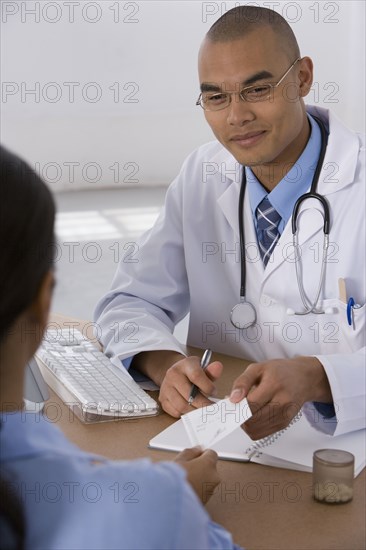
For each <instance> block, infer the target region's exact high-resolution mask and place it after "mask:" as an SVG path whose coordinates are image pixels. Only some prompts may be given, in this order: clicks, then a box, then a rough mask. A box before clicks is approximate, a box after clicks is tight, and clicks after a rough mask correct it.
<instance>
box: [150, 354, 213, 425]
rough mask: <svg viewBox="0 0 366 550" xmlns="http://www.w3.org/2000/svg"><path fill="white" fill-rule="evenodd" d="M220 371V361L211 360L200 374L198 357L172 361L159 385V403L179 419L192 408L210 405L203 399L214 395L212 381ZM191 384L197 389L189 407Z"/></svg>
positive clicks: (208, 401)
mask: <svg viewBox="0 0 366 550" xmlns="http://www.w3.org/2000/svg"><path fill="white" fill-rule="evenodd" d="M222 369H223V365H222V363H220V361H213V362H212V363H210V364H209V366H208V367H207V368H206V369H205V371H203V370H202V369H201V366H200V358H199V357H196V356H192V357H184V358H182V359H180V360H178V361H177V362H175V363H174V364H173V365H172V366H171V367H170V368H168V370H167V371H166V374H165V377H164V379H163V380H162V382H161V386H160V394H159V401H160V403H161V406H162V407H163V409H164V411H165V412H167V413H168V414H170V415H171V416H174V417H176V418H179V417H180V416H181V415H182V414H185V413H188V412H190V411H192V410H193V408H196V409H199V408H200V407H204V406H206V405H210V404H212V402H211V401H210V400H209V399H207V397H206V396H211V395H212V396H214V395H215V394H216V387H215V384H214V381H215V380H216V379H217V378H219V377H220V376H221V373H222ZM192 384H195V385H196V386H197V387H198V389H199V390H200V391H199V392H198V393H197V395H196V397H195V398H194V400H193V402H192V404H191V405H190V404H189V403H188V399H189V395H190V393H191V389H192Z"/></svg>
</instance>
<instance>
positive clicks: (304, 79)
mask: <svg viewBox="0 0 366 550" xmlns="http://www.w3.org/2000/svg"><path fill="white" fill-rule="evenodd" d="M312 84H313V62H312V60H311V59H310V57H302V58H301V59H300V61H299V94H300V97H305V96H307V95H308V93H309V92H310V90H311V86H312Z"/></svg>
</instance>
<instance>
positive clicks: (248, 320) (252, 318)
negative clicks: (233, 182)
mask: <svg viewBox="0 0 366 550" xmlns="http://www.w3.org/2000/svg"><path fill="white" fill-rule="evenodd" d="M313 118H314V119H315V120H316V121H317V123H318V125H319V128H320V133H321V150H320V155H319V159H318V163H317V165H316V170H315V172H314V176H313V180H312V183H311V188H310V191H309V193H304V194H303V195H301V197H299V198H298V199H297V201H296V203H295V206H294V208H293V211H292V242H293V247H294V251H295V262H294V263H295V268H296V279H297V285H298V288H299V293H300V297H301V301H302V303H303V305H304V308H305V309H304V311H293V310H288V312H289V313H291V314H292V315H307V314H308V313H316V314H320V313H324V311H323V310H320V309H317V304H318V301H319V297H320V292H321V289H322V286H323V284H324V278H325V265H326V257H327V250H328V246H329V229H330V214H329V205H328V201H327V200H326V199H325V198H324V197H323V196H322V195H320V194H319V193H317V191H316V188H317V185H318V180H319V175H320V172H321V169H322V166H323V161H324V157H325V152H326V149H327V143H328V134H327V131H326V129H325V126H324V123H323V122H322V121H321V120H320V119H319V118H317V117H314V116H313ZM246 183H247V178H246V174H245V167H243V176H242V181H241V187H240V195H239V238H240V265H241V282H240V302H239V303H238V304H236V305H235V306H234V307H233V309H232V310H231V313H230V319H231V322H232V324H233V325H234V327H236V328H239V329H246V328H249V327H251V326H252V325H254V324H255V322H256V320H257V312H256V309H255V307H254V305H253V304H252V303H251V302H248V301H247V300H246V297H245V285H246V269H245V240H244V195H245V187H246ZM308 199H316V200H318V201H319V202H320V204H321V205H322V209H323V219H324V225H323V234H324V238H323V257H322V267H321V272H320V277H319V285H318V289H317V291H316V295H315V299H314V300H313V301H312V300H310V299H309V298H308V297H307V296H306V293H305V290H304V285H303V282H302V281H303V276H302V265H301V255H300V254H299V253H298V251H299V244H298V227H297V217H298V213H299V208H300V206H301V204H302V203H304V202H305V201H306V200H308Z"/></svg>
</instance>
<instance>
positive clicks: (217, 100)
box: [202, 93, 230, 107]
mask: <svg viewBox="0 0 366 550" xmlns="http://www.w3.org/2000/svg"><path fill="white" fill-rule="evenodd" d="M202 101H203V103H204V104H205V105H207V106H208V107H215V106H218V107H221V106H222V105H225V104H226V103H228V102H230V98H229V94H224V93H217V94H203V95H202Z"/></svg>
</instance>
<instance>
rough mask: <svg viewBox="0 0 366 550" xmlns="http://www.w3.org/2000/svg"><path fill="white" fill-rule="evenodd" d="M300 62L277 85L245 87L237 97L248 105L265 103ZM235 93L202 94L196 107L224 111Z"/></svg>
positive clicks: (298, 59) (288, 70) (296, 60)
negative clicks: (259, 102)
mask: <svg viewBox="0 0 366 550" xmlns="http://www.w3.org/2000/svg"><path fill="white" fill-rule="evenodd" d="M298 61H300V57H298V58H297V59H295V61H294V62H293V63H292V65H291V67H289V68H288V69H287V71H286V72H285V74H284V75H283V76H282V77H281V78H280V80H279V81H278V82H277V84H257V85H255V86H247V87H246V88H243V89H242V90H240V92H239V97H240V99H242V100H243V101H249V102H250V103H256V102H257V101H266V100H267V99H269V98H270V97H271V94H272V93H273V91H274V90H275V89H276V88H277V87H278V86H279V85H280V84H281V82H283V81H284V79H285V78H286V76H287V75H288V73H289V72H290V71H291V69H292V67H294V66H295V65H296V63H297V62H298ZM235 93H236V92H202V93H201V94H200V95H199V97H198V99H197V101H196V105H200V106H201V107H202V109H204V110H205V111H221V109H226V107H228V106H229V105H230V103H231V100H232V95H233V94H235Z"/></svg>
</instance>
